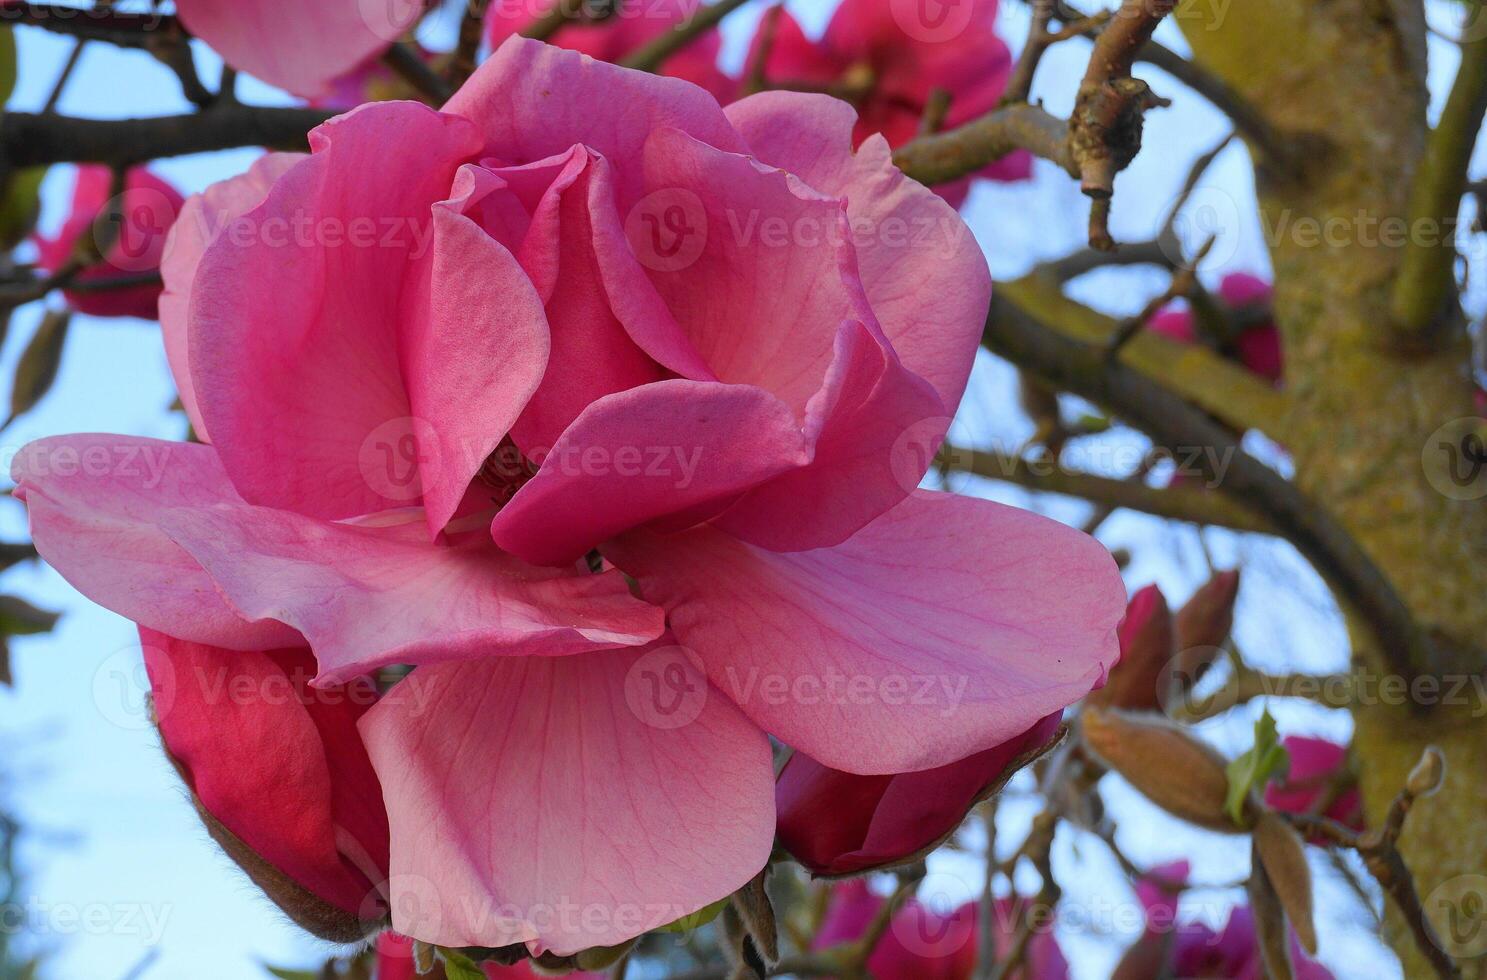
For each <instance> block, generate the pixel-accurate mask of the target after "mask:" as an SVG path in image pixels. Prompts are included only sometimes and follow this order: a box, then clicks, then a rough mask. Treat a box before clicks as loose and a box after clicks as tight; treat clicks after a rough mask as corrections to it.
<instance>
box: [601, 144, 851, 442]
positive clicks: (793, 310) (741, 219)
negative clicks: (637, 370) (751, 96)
mask: <svg viewBox="0 0 1487 980" xmlns="http://www.w3.org/2000/svg"><path fill="white" fill-rule="evenodd" d="M645 176H646V190H647V191H648V192H649V193H648V194H647V195H646V197H645V198H644V199H643V200H642V201H641V202H640V204H638V205H637V206H636V208H635V209H634V210H633V211H632V212H630V213H629V214H628V215H627V216H626V219H625V230H626V232H627V233H628V235H629V237H630V245H631V248H632V249H633V250H634V252H635V254H636V255H637V256H638V257H639V258H640V260H641V262H642V263H643V264H644V265H645V266H646V267H647V268H648V269H649V271H650V279H651V281H652V282H653V283H654V284H655V287H656V290H657V292H658V293H659V294H660V295H661V297H662V299H663V300H664V301H665V303H666V305H667V307H668V309H669V310H670V311H671V314H672V315H673V316H674V317H675V319H676V323H677V324H678V325H679V326H680V328H681V330H682V332H683V333H684V334H685V335H686V336H687V337H688V338H689V339H690V340H691V342H692V345H693V347H695V349H696V350H697V352H698V354H699V355H700V357H701V359H702V361H703V362H704V363H705V364H706V365H707V366H708V368H710V369H711V371H712V372H713V374H714V375H715V376H716V377H717V378H718V379H719V380H721V381H725V382H728V383H731V384H751V385H758V386H759V387H761V388H764V389H765V390H767V391H770V392H773V393H774V394H775V395H776V396H778V397H779V398H780V399H781V400H782V401H784V402H785V404H787V405H789V406H790V407H791V408H792V409H794V410H795V411H796V412H797V413H799V414H801V415H803V414H804V410H805V405H806V402H807V401H809V400H810V398H811V396H812V395H814V394H815V393H816V392H817V391H818V390H819V389H820V388H821V384H822V381H823V379H824V378H825V376H826V372H827V369H828V368H829V367H830V365H831V361H832V355H833V343H834V341H835V339H836V337H835V331H836V327H837V325H838V324H839V323H841V322H842V321H843V320H846V319H861V320H867V321H871V319H872V313H871V311H870V310H868V309H867V307H866V304H865V301H864V300H863V298H862V284H861V283H860V282H858V281H857V269H856V266H855V262H854V256H853V254H852V244H851V241H850V235H849V234H848V230H847V228H846V224H845V202H844V201H842V200H839V199H836V198H831V197H823V196H822V195H820V194H818V193H816V192H815V191H813V190H811V189H810V188H808V187H805V186H803V185H802V184H801V183H800V182H799V181H797V180H794V179H793V178H792V177H790V176H789V175H788V174H786V173H785V172H783V171H780V170H769V169H765V168H762V167H760V166H759V165H758V164H757V163H755V162H754V161H752V160H750V159H749V158H748V157H745V156H741V155H739V154H736V153H725V152H723V151H721V150H718V149H715V148H713V147H711V146H707V145H706V144H703V143H700V142H698V141H697V140H696V139H694V138H692V137H690V136H688V135H687V134H685V133H683V132H680V131H678V130H675V129H663V130H658V131H657V132H656V133H654V134H652V136H651V137H650V139H649V140H647V141H646V145H645Z"/></svg>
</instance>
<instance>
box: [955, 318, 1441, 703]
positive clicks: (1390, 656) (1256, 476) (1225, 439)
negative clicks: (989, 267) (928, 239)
mask: <svg viewBox="0 0 1487 980" xmlns="http://www.w3.org/2000/svg"><path fill="white" fill-rule="evenodd" d="M983 344H984V345H985V346H986V347H987V348H988V349H990V350H991V351H992V352H993V353H996V354H999V355H1001V356H1002V357H1005V358H1006V359H1007V360H1009V361H1011V362H1012V363H1013V364H1015V365H1017V366H1018V367H1020V368H1022V369H1023V370H1026V371H1029V372H1031V373H1032V374H1034V375H1037V376H1038V377H1039V378H1040V379H1041V380H1043V381H1044V382H1045V383H1047V384H1050V385H1052V386H1054V387H1056V388H1059V389H1061V390H1065V391H1069V392H1072V393H1073V394H1076V395H1079V396H1081V397H1083V398H1088V399H1090V400H1091V401H1094V402H1096V403H1098V404H1101V405H1104V406H1106V407H1107V408H1109V409H1110V410H1112V411H1114V412H1116V413H1117V414H1119V415H1121V416H1122V417H1123V418H1125V419H1127V420H1128V421H1130V422H1131V423H1132V424H1133V425H1135V426H1137V427H1138V428H1140V429H1142V430H1144V431H1145V432H1147V433H1148V434H1149V435H1150V436H1151V437H1152V438H1153V439H1154V440H1155V441H1156V442H1157V443H1158V444H1160V445H1164V446H1169V447H1192V448H1194V449H1201V450H1202V452H1201V453H1199V454H1198V457H1197V459H1196V461H1197V462H1199V463H1200V464H1201V465H1203V466H1204V467H1205V469H1207V470H1209V475H1210V477H1212V478H1214V479H1218V480H1219V486H1220V487H1221V488H1222V490H1223V492H1225V493H1227V494H1229V495H1230V496H1233V497H1235V498H1236V499H1239V500H1243V501H1245V503H1246V504H1247V505H1249V506H1252V507H1254V508H1255V509H1256V510H1257V511H1258V512H1260V513H1261V514H1263V515H1264V516H1265V517H1266V518H1267V519H1268V520H1269V521H1270V522H1271V523H1272V524H1274V525H1275V527H1276V530H1277V531H1279V532H1280V533H1281V534H1282V535H1283V536H1284V537H1285V538H1286V539H1287V540H1289V541H1290V542H1291V544H1293V545H1294V546H1295V547H1296V548H1297V550H1299V551H1300V552H1301V553H1302V554H1303V555H1304V556H1305V557H1306V558H1307V559H1308V560H1309V561H1310V562H1311V563H1312V565H1313V566H1314V567H1315V568H1316V569H1317V571H1318V572H1319V573H1320V574H1321V575H1322V576H1323V577H1324V578H1325V579H1327V581H1328V582H1330V583H1331V584H1332V586H1333V588H1334V589H1335V590H1336V591H1337V593H1338V595H1339V597H1340V598H1341V599H1342V600H1343V601H1344V602H1345V603H1346V605H1347V606H1349V607H1350V608H1352V609H1353V610H1355V611H1356V612H1357V614H1358V615H1359V616H1360V617H1361V618H1362V619H1363V621H1364V622H1366V623H1367V624H1368V625H1369V627H1370V628H1371V629H1372V631H1373V633H1374V634H1375V635H1376V636H1377V638H1378V641H1379V646H1380V650H1381V655H1382V656H1383V658H1384V660H1385V662H1386V664H1387V666H1388V668H1389V669H1390V670H1392V671H1394V672H1396V673H1398V674H1400V675H1401V676H1403V677H1414V676H1416V675H1418V674H1420V673H1421V672H1422V670H1421V669H1420V668H1418V667H1416V666H1415V665H1421V666H1422V667H1423V668H1424V669H1425V670H1426V671H1431V670H1435V669H1437V668H1438V667H1440V666H1441V653H1440V652H1439V651H1437V650H1436V647H1435V644H1434V642H1433V641H1432V640H1431V638H1430V637H1429V636H1428V635H1427V634H1426V633H1425V632H1424V630H1422V629H1421V627H1420V625H1419V624H1418V623H1416V622H1415V620H1414V618H1413V617H1412V616H1411V614H1410V611H1409V608H1408V607H1407V606H1406V605H1405V604H1404V601H1403V600H1402V599H1401V598H1400V596H1399V593H1398V592H1397V591H1395V589H1394V586H1393V584H1392V583H1391V582H1390V581H1389V580H1388V579H1387V578H1386V577H1385V576H1384V574H1383V572H1381V571H1380V570H1379V568H1378V566H1377V565H1375V564H1374V562H1373V560H1372V559H1371V558H1370V557H1369V555H1368V554H1367V553H1366V552H1364V551H1363V549H1362V548H1361V547H1360V546H1359V545H1358V544H1357V542H1356V541H1354V540H1353V538H1352V537H1351V536H1350V535H1349V534H1348V533H1347V531H1346V530H1344V529H1343V527H1342V526H1341V525H1340V524H1339V523H1338V522H1337V521H1336V520H1335V519H1334V518H1333V517H1332V515H1331V514H1329V513H1328V512H1327V511H1325V510H1324V509H1322V508H1321V507H1319V506H1317V505H1316V504H1315V503H1314V502H1313V501H1311V500H1309V499H1307V498H1306V497H1305V496H1304V495H1303V494H1302V493H1301V491H1300V490H1299V489H1298V488H1297V487H1296V486H1295V485H1294V484H1292V483H1291V482H1290V481H1288V480H1286V479H1285V478H1283V477H1282V476H1281V475H1280V474H1278V473H1276V472H1275V471H1274V470H1272V469H1270V468H1269V467H1267V466H1265V465H1264V464H1263V463H1261V462H1260V461H1259V460H1257V459H1255V458H1254V457H1252V456H1250V455H1248V454H1247V453H1245V452H1243V451H1242V450H1241V449H1240V447H1239V444H1238V442H1237V440H1236V437H1235V435H1234V434H1233V433H1231V432H1230V431H1229V430H1228V429H1226V428H1225V427H1224V426H1222V425H1220V424H1218V423H1216V422H1214V421H1213V420H1212V419H1211V418H1210V417H1209V416H1208V415H1206V414H1205V413H1204V412H1202V411H1200V410H1198V409H1197V408H1195V407H1193V406H1192V405H1190V404H1188V403H1187V402H1186V401H1184V400H1183V399H1182V398H1181V397H1179V396H1178V395H1177V394H1175V393H1173V392H1172V391H1170V390H1168V389H1167V388H1165V387H1163V386H1162V385H1160V384H1158V383H1156V382H1155V381H1153V380H1152V379H1151V378H1149V377H1147V376H1145V375H1143V374H1141V373H1140V372H1139V371H1136V370H1134V369H1132V368H1130V367H1128V366H1127V365H1126V364H1124V363H1123V362H1122V361H1121V360H1118V359H1111V358H1107V357H1106V356H1104V353H1103V350H1102V349H1101V348H1100V347H1092V346H1090V345H1087V344H1081V343H1078V342H1076V341H1072V340H1070V339H1068V338H1067V337H1066V336H1064V335H1062V334H1061V333H1060V332H1059V331H1058V330H1055V329H1053V328H1051V327H1049V326H1047V325H1046V324H1045V322H1044V321H1041V320H1040V319H1039V318H1037V317H1036V316H1034V315H1033V314H1032V313H1030V312H1029V311H1028V310H1026V309H1024V308H1022V307H1020V306H1018V305H1017V303H1016V302H1015V301H1014V300H1013V299H1012V298H1009V297H1008V296H1007V292H1006V291H1005V290H1003V291H1001V292H997V293H994V294H993V295H992V304H991V311H990V314H989V316H988V318H987V321H986V332H985V335H984V338H983ZM1215 460H1227V461H1228V463H1227V467H1226V468H1225V469H1224V471H1223V472H1222V473H1220V472H1219V471H1218V469H1217V467H1215V466H1214V465H1213V464H1214V461H1215ZM1220 477H1221V479H1220Z"/></svg>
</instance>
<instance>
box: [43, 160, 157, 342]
mask: <svg viewBox="0 0 1487 980" xmlns="http://www.w3.org/2000/svg"><path fill="white" fill-rule="evenodd" d="M113 188H114V175H113V171H112V170H110V169H109V168H108V167H105V166H102V165H99V164H85V165H83V166H80V167H78V168H77V180H76V183H75V184H74V186H73V191H72V205H71V209H70V210H69V211H68V214H67V218H66V220H65V221H64V222H63V224H62V227H61V229H60V230H59V231H58V232H57V234H56V235H55V236H53V237H51V238H46V237H42V236H37V238H36V246H37V250H38V253H39V255H38V258H37V265H39V266H40V267H41V268H43V269H45V270H46V271H47V272H56V271H58V270H59V269H61V268H63V267H64V266H65V265H66V264H67V263H68V261H69V260H71V259H73V258H74V257H75V256H76V255H77V254H78V250H79V249H80V248H82V249H88V250H91V253H92V254H93V255H95V256H98V255H99V253H100V252H101V253H102V254H101V256H99V257H98V258H97V259H96V260H95V261H91V262H89V263H88V264H87V265H86V266H85V267H84V268H83V270H82V271H81V272H79V273H78V274H77V275H76V276H74V277H73V281H74V282H75V283H79V284H83V285H85V286H86V285H88V284H92V285H94V286H95V287H96V286H97V285H98V284H99V283H106V282H108V281H110V280H118V279H122V278H129V277H135V276H139V275H141V274H148V273H151V272H156V271H158V270H159V268H160V258H161V254H162V253H163V252H164V251H165V241H166V236H167V235H168V234H169V232H170V228H171V225H172V224H173V223H174V222H175V220H176V215H177V214H178V213H179V212H180V210H181V206H182V204H183V203H184V200H183V199H182V197H181V194H180V192H179V191H177V190H176V189H175V188H174V187H172V186H170V185H169V184H167V183H166V182H165V181H163V180H161V179H160V178H159V177H157V176H155V175H154V174H152V173H150V171H148V170H146V169H145V168H144V167H132V168H130V169H129V171H128V172H127V173H126V174H125V176H124V191H123V194H122V195H121V196H119V197H118V198H117V199H116V198H115V197H114V189H113ZM160 288H161V287H160V284H159V283H148V284H145V285H135V286H126V287H123V288H108V289H100V288H93V289H86V288H84V289H67V290H64V292H63V295H64V296H66V297H67V301H68V303H69V304H70V305H71V306H72V307H73V309H75V310H77V311H78V312H80V313H87V314H89V315H91V316H135V317H140V318H141V319H145V320H153V319H155V316H156V303H157V301H158V300H159V298H160Z"/></svg>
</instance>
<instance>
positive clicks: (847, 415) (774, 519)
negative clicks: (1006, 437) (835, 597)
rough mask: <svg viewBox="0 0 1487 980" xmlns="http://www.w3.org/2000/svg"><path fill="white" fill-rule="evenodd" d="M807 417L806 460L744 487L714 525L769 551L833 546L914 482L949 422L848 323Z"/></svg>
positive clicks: (867, 335) (922, 385)
mask: <svg viewBox="0 0 1487 980" xmlns="http://www.w3.org/2000/svg"><path fill="white" fill-rule="evenodd" d="M806 415H807V422H806V433H807V437H808V438H812V439H813V440H814V442H815V455H814V458H813V459H812V460H811V462H810V464H809V465H808V466H804V467H801V468H799V469H795V470H791V471H789V472H786V473H783V474H781V475H780V476H777V477H775V478H774V479H772V480H770V481H769V482H768V483H765V484H763V485H762V486H759V487H757V488H755V489H754V490H751V491H749V492H748V493H747V494H745V495H744V497H743V498H742V499H740V500H739V502H738V503H737V504H735V505H734V506H733V507H732V508H730V509H729V510H728V511H727V512H726V513H725V514H723V515H722V516H721V517H720V518H718V519H717V521H716V522H715V523H716V525H717V526H718V527H720V528H722V529H723V530H725V531H728V532H729V533H731V534H733V535H735V536H736V537H739V538H741V539H743V540H744V541H747V542H749V543H750V544H754V545H759V546H760V547H763V548H769V549H770V550H772V551H805V550H808V549H811V548H826V547H831V546H833V545H837V544H840V543H842V542H843V541H845V540H846V539H847V538H849V537H851V536H852V535H853V534H855V533H856V532H857V531H859V530H861V529H862V528H863V527H864V526H866V525H867V524H869V523H871V522H872V521H873V520H874V519H875V518H876V517H878V516H879V515H880V514H883V513H885V512H886V511H888V510H890V509H892V508H893V507H894V505H896V504H897V503H898V502H899V501H901V500H903V499H904V498H905V497H906V496H908V495H909V493H910V492H912V491H913V490H914V489H915V487H917V486H918V485H919V481H920V480H921V479H922V478H923V476H924V473H925V471H926V470H928V468H929V464H930V463H931V462H932V460H933V458H934V454H935V452H936V451H937V450H938V449H939V445H940V442H941V440H942V439H943V438H944V435H945V430H946V428H947V427H948V425H949V418H948V416H947V415H946V413H945V409H944V407H943V406H942V405H941V404H940V398H939V396H938V395H936V394H935V391H934V389H933V388H931V387H930V386H929V383H928V382H927V381H925V380H924V379H923V378H920V377H918V376H916V375H914V374H911V373H910V372H909V371H908V370H907V369H905V368H904V366H903V364H902V363H900V361H899V359H898V357H897V355H895V354H894V352H893V351H892V350H891V349H889V348H888V347H887V346H886V345H885V344H884V343H883V342H882V338H881V336H880V335H877V334H875V332H874V331H871V330H869V329H868V328H867V327H865V326H863V325H862V324H860V323H855V322H851V321H849V322H847V323H844V324H842V328H841V330H839V331H838V333H837V344H836V356H835V359H834V360H833V361H832V365H831V369H830V370H829V371H828V372H827V375H826V380H825V383H824V384H823V385H822V388H821V391H819V392H818V393H817V394H816V395H815V396H814V397H813V398H812V399H811V401H810V403H809V405H808V408H807V413H806Z"/></svg>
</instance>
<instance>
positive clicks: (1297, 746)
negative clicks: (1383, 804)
mask: <svg viewBox="0 0 1487 980" xmlns="http://www.w3.org/2000/svg"><path fill="white" fill-rule="evenodd" d="M1281 744H1282V745H1284V746H1285V748H1286V752H1287V753H1288V754H1289V755H1290V757H1291V767H1290V769H1289V770H1287V772H1286V776H1285V778H1284V779H1282V780H1278V781H1274V782H1271V783H1268V784H1267V785H1266V786H1265V804H1266V805H1267V806H1270V807H1273V808H1274V809H1277V810H1282V811H1284V812H1286V813H1313V814H1319V815H1321V816H1324V817H1328V818H1330V819H1332V820H1336V821H1337V822H1338V823H1340V824H1342V825H1344V826H1346V827H1351V828H1352V829H1353V830H1358V831H1361V830H1362V829H1363V798H1362V796H1361V795H1360V794H1359V792H1358V787H1357V785H1356V784H1355V783H1353V782H1352V780H1351V779H1350V778H1349V777H1348V750H1347V747H1346V746H1342V745H1338V744H1337V743H1336V742H1329V741H1328V740H1327V739H1325V738H1309V737H1307V736H1305V735H1287V736H1286V737H1285V738H1283V739H1281ZM1339 777H1341V778H1342V779H1343V780H1344V785H1343V786H1342V787H1341V788H1335V787H1334V782H1335V781H1336V780H1338V779H1339ZM1334 794H1335V795H1334Z"/></svg>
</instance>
